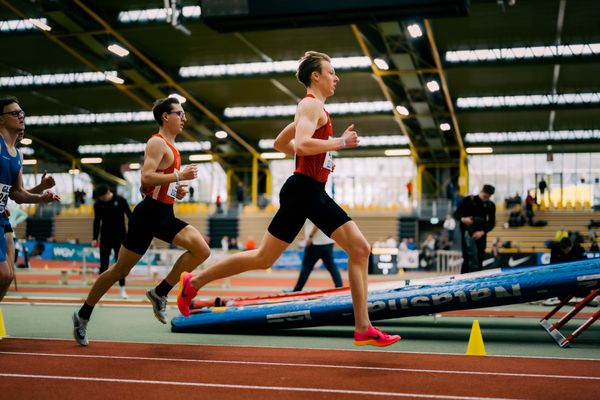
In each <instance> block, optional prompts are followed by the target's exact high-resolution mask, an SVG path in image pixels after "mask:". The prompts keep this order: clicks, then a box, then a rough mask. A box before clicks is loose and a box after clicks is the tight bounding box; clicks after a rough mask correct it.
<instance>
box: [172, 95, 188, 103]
mask: <svg viewBox="0 0 600 400" xmlns="http://www.w3.org/2000/svg"><path fill="white" fill-rule="evenodd" d="M169 97H172V98H175V99H177V100H179V104H183V103H185V102H186V101H187V99H186V98H185V97H183V96H182V95H180V94H178V93H171V94H170V95H169Z"/></svg>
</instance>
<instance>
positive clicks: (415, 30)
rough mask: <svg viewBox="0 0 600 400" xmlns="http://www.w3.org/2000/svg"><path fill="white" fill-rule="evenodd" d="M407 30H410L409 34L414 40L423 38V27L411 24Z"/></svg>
mask: <svg viewBox="0 0 600 400" xmlns="http://www.w3.org/2000/svg"><path fill="white" fill-rule="evenodd" d="M406 29H408V33H409V34H410V37H412V38H413V39H416V38H420V37H421V36H423V31H422V30H421V26H420V25H419V24H411V25H409V26H408V27H407V28H406Z"/></svg>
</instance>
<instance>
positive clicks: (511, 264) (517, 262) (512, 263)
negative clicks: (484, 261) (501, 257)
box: [508, 256, 531, 267]
mask: <svg viewBox="0 0 600 400" xmlns="http://www.w3.org/2000/svg"><path fill="white" fill-rule="evenodd" d="M530 258H531V256H527V257H523V258H518V259H516V260H514V259H513V258H512V257H511V258H509V259H508V266H509V267H516V266H517V265H521V264H523V263H524V262H525V261H527V260H529V259H530Z"/></svg>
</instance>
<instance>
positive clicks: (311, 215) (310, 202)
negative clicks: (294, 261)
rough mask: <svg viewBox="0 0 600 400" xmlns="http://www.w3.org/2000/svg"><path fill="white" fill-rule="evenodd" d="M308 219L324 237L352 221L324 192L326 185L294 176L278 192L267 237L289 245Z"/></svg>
mask: <svg viewBox="0 0 600 400" xmlns="http://www.w3.org/2000/svg"><path fill="white" fill-rule="evenodd" d="M307 218H308V219H310V220H311V221H312V222H313V223H314V224H315V225H316V226H317V228H319V229H320V230H321V231H323V233H325V234H326V235H327V236H331V234H332V233H333V232H334V231H335V230H336V229H337V228H339V227H340V226H342V225H344V224H345V223H346V222H348V221H351V220H352V218H350V216H349V215H348V214H347V213H346V211H344V210H342V208H341V207H340V206H338V205H337V204H336V202H335V201H333V199H332V198H331V197H329V195H328V194H327V193H326V192H325V183H322V182H318V181H316V180H314V179H313V178H311V177H308V176H306V175H303V174H299V173H294V175H292V176H290V177H289V178H288V180H287V181H286V182H285V183H284V184H283V187H282V188H281V191H280V192H279V211H277V214H275V217H274V218H273V221H271V224H270V225H269V233H271V235H273V236H275V237H276V238H277V239H280V240H283V241H284V242H287V243H292V242H293V241H294V238H296V235H298V232H300V230H301V229H302V226H303V225H304V222H306V219H307Z"/></svg>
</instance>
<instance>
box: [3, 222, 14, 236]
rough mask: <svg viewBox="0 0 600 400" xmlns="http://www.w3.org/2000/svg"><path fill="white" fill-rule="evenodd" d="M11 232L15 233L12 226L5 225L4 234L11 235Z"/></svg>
mask: <svg viewBox="0 0 600 400" xmlns="http://www.w3.org/2000/svg"><path fill="white" fill-rule="evenodd" d="M11 232H14V230H13V228H12V226H11V225H10V224H6V225H4V233H5V234H6V233H11Z"/></svg>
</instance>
